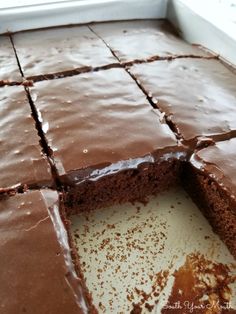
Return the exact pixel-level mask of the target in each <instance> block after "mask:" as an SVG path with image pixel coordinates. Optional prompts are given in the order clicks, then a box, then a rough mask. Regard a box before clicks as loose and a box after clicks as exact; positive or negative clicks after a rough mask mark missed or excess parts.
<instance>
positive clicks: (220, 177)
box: [190, 138, 236, 199]
mask: <svg viewBox="0 0 236 314" xmlns="http://www.w3.org/2000/svg"><path fill="white" fill-rule="evenodd" d="M190 162H191V164H192V165H193V166H194V167H195V168H197V169H200V170H201V171H203V172H206V173H207V174H208V175H210V176H211V177H212V178H213V179H214V180H215V181H217V182H218V184H219V185H220V186H222V187H223V188H226V189H227V190H228V191H229V192H230V193H231V194H232V197H233V198H234V199H235V195H236V138H232V139H230V140H227V141H223V142H218V143H216V144H215V145H213V146H209V147H207V148H204V149H202V150H200V151H198V152H196V153H195V154H193V156H192V157H191V159H190Z"/></svg>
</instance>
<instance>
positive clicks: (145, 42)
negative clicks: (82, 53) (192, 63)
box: [90, 20, 212, 62]
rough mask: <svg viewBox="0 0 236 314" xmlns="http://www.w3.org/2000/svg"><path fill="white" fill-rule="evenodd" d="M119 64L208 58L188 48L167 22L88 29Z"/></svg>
mask: <svg viewBox="0 0 236 314" xmlns="http://www.w3.org/2000/svg"><path fill="white" fill-rule="evenodd" d="M90 28H91V29H92V30H93V31H94V32H95V33H96V34H97V35H99V36H100V37H101V38H102V39H103V40H104V41H105V42H106V44H107V45H108V46H109V47H110V48H111V50H112V51H113V52H114V53H115V55H116V56H117V57H118V59H119V60H120V61H121V62H130V61H131V62H133V61H134V60H152V59H153V58H154V59H155V58H157V59H162V58H167V59H168V58H170V59H172V58H175V57H183V56H192V57H211V56H212V55H210V54H209V53H208V52H206V51H205V50H203V49H200V47H198V46H196V45H195V46H194V45H189V44H187V43H186V42H184V41H183V40H182V39H181V38H180V37H179V36H178V34H177V32H176V30H175V29H174V28H173V27H172V25H171V24H170V23H168V22H167V21H166V20H136V21H122V22H107V23H97V24H92V25H90Z"/></svg>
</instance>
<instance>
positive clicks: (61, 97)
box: [30, 68, 185, 210]
mask: <svg viewBox="0 0 236 314" xmlns="http://www.w3.org/2000/svg"><path fill="white" fill-rule="evenodd" d="M79 90H81V91H83V92H81V93H80V92H79V93H78V91H79ZM30 94H31V96H32V98H33V99H35V101H34V104H35V106H36V109H37V111H38V112H40V117H41V121H42V124H43V125H47V126H48V127H47V129H46V130H45V137H46V139H47V143H48V145H49V147H50V149H51V150H52V151H53V159H54V161H55V165H56V168H57V172H58V174H59V178H60V181H61V183H62V185H63V186H64V188H66V189H67V204H69V205H70V207H73V208H77V210H89V209H93V208H98V207H101V206H107V205H110V204H114V203H117V202H125V201H135V200H137V199H139V200H144V199H145V198H146V196H147V195H149V194H153V193H154V194H155V193H156V192H158V191H160V190H163V189H165V188H167V187H168V186H169V185H171V184H173V183H174V182H175V181H176V180H175V179H176V178H177V177H178V172H179V166H180V159H181V158H180V157H181V156H182V157H184V156H185V152H184V149H183V147H182V146H181V145H179V144H178V142H177V140H176V138H175V136H174V134H173V133H172V131H171V130H170V129H169V127H168V125H167V124H166V123H165V122H164V121H163V118H162V116H161V115H160V112H159V111H158V110H157V109H154V108H152V107H151V106H150V104H149V103H148V101H147V100H146V98H145V96H144V94H143V93H142V91H141V90H140V89H139V88H138V87H137V85H136V83H135V81H134V80H132V79H131V78H130V76H129V75H128V74H127V73H126V71H125V70H124V69H116V68H115V69H108V70H104V71H99V72H96V73H84V74H81V75H79V76H74V77H68V78H62V79H57V80H53V81H45V82H37V83H35V85H34V87H33V88H30ZM68 152H70V153H69V154H68ZM77 205H79V207H78V206H77Z"/></svg>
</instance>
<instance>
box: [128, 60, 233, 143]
mask: <svg viewBox="0 0 236 314" xmlns="http://www.w3.org/2000/svg"><path fill="white" fill-rule="evenodd" d="M130 72H131V73H132V75H133V76H134V77H135V78H136V80H137V81H138V82H139V84H140V85H141V87H142V88H143V90H144V91H145V93H146V94H147V95H148V96H149V97H150V98H151V99H152V101H153V103H154V104H155V105H156V106H157V107H158V108H159V109H160V111H161V112H163V114H165V115H166V116H167V119H168V121H169V124H170V126H171V127H172V128H173V129H174V130H175V131H176V133H177V134H179V136H180V137H182V138H183V140H184V141H185V142H186V143H188V144H191V143H193V144H194V146H195V145H196V144H199V145H201V142H203V143H204V142H211V141H212V140H222V139H227V138H230V137H231V136H233V135H236V119H235V115H236V75H235V74H234V73H233V72H232V71H231V70H230V69H228V68H227V67H225V66H224V65H223V64H221V63H220V62H219V61H218V60H205V59H191V58H183V59H175V60H172V61H155V62H151V63H146V64H137V65H134V66H133V67H131V68H130Z"/></svg>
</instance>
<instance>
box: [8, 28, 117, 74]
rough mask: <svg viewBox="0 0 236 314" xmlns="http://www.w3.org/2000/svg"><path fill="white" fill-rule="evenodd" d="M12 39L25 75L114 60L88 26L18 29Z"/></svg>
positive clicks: (97, 64) (50, 72) (47, 72)
mask: <svg viewBox="0 0 236 314" xmlns="http://www.w3.org/2000/svg"><path fill="white" fill-rule="evenodd" d="M13 41H14V45H15V48H16V52H17V55H18V58H19V61H20V64H21V67H22V70H23V72H24V75H25V77H32V76H37V75H44V74H52V73H60V72H62V71H69V70H75V69H77V68H83V67H96V66H103V65H106V64H110V63H114V62H117V60H116V58H115V57H113V55H112V54H111V52H110V50H109V49H108V48H107V47H106V45H105V44H104V43H103V42H102V40H101V39H99V38H98V37H97V36H96V35H95V34H94V33H93V32H91V30H90V29H89V28H88V27H87V26H76V27H64V28H61V27H60V28H54V29H47V30H37V31H30V32H23V33H18V34H15V35H14V36H13Z"/></svg>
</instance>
